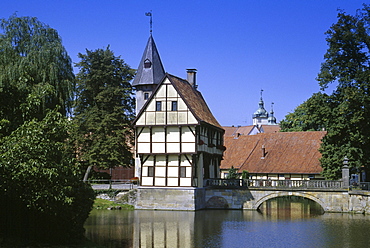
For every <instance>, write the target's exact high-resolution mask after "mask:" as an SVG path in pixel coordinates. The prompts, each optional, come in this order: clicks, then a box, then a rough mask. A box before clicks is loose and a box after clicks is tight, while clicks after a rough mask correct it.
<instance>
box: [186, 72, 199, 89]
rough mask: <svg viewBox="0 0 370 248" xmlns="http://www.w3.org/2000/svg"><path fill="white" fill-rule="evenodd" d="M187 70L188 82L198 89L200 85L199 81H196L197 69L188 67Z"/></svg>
mask: <svg viewBox="0 0 370 248" xmlns="http://www.w3.org/2000/svg"><path fill="white" fill-rule="evenodd" d="M186 72H187V74H188V82H189V84H190V85H191V86H192V87H193V88H194V89H196V88H197V87H198V85H197V81H196V74H197V69H186Z"/></svg>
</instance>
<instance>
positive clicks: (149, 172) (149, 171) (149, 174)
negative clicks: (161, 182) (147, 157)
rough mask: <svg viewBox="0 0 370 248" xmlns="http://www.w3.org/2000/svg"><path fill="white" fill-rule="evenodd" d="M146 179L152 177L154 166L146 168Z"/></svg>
mask: <svg viewBox="0 0 370 248" xmlns="http://www.w3.org/2000/svg"><path fill="white" fill-rule="evenodd" d="M148 177H154V166H148Z"/></svg>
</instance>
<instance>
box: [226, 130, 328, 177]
mask: <svg viewBox="0 0 370 248" xmlns="http://www.w3.org/2000/svg"><path fill="white" fill-rule="evenodd" d="M325 134H326V132H324V131H317V132H279V133H260V134H257V135H243V136H240V137H239V138H237V139H236V138H233V137H226V136H225V139H224V140H225V146H226V151H225V152H224V160H222V161H221V167H220V168H221V169H224V170H225V169H229V168H230V167H231V166H234V168H237V169H239V172H242V171H243V170H247V171H248V172H249V173H269V174H284V173H285V174H287V173H290V174H319V173H321V171H322V167H321V166H320V162H319V159H320V158H321V154H320V152H319V151H318V149H319V147H320V144H321V139H322V138H323V137H324V136H325ZM262 146H264V147H265V156H264V158H262V157H263V155H262Z"/></svg>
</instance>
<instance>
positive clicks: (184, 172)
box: [180, 166, 186, 177]
mask: <svg viewBox="0 0 370 248" xmlns="http://www.w3.org/2000/svg"><path fill="white" fill-rule="evenodd" d="M180 177H186V167H185V166H180Z"/></svg>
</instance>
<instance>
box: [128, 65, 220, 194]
mask: <svg viewBox="0 0 370 248" xmlns="http://www.w3.org/2000/svg"><path fill="white" fill-rule="evenodd" d="M195 74H196V70H194V69H193V70H188V80H184V79H181V78H178V77H175V76H173V75H170V74H166V75H165V77H164V78H163V80H162V81H161V83H160V84H159V85H158V86H157V88H156V90H155V91H154V92H153V93H152V94H151V97H150V98H149V99H148V100H147V102H146V103H145V105H144V106H143V108H142V109H141V110H140V112H139V113H138V115H137V117H136V120H135V122H134V124H135V130H136V142H135V143H136V158H137V159H136V161H137V164H136V166H137V167H138V168H139V170H138V175H137V176H138V177H139V178H140V185H141V186H154V187H203V179H205V178H217V177H219V176H220V175H219V166H220V163H221V159H222V154H223V151H224V146H223V135H224V130H223V129H222V127H221V126H220V124H219V123H218V122H217V120H216V119H215V118H214V116H213V115H212V113H211V111H210V109H209V108H208V106H207V104H206V102H205V100H204V98H203V97H202V95H201V93H200V92H199V91H198V90H197V85H196V83H195V82H196V80H195Z"/></svg>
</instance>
